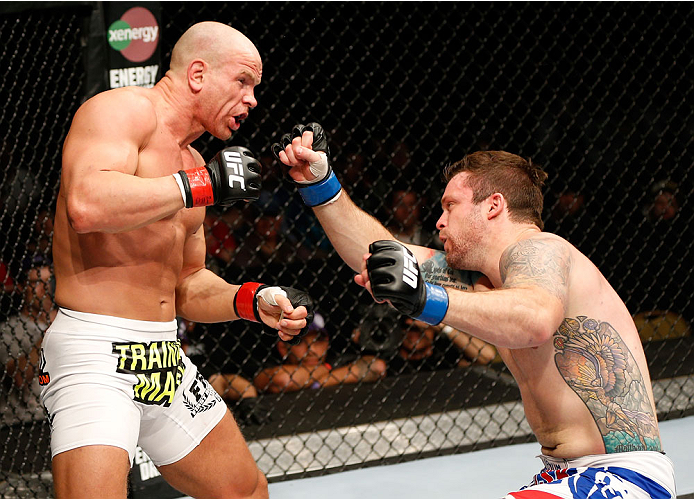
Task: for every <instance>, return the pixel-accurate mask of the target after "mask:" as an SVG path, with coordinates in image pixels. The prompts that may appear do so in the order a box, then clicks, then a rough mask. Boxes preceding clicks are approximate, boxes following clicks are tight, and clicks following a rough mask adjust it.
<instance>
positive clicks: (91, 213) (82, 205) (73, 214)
mask: <svg viewBox="0 0 694 499" xmlns="http://www.w3.org/2000/svg"><path fill="white" fill-rule="evenodd" d="M67 219H68V223H69V224H70V227H71V228H72V230H74V231H75V232H77V233H78V234H86V233H89V232H95V231H96V230H97V229H98V226H97V225H96V222H97V220H98V217H97V216H96V210H94V209H92V208H91V207H90V206H89V205H88V203H86V202H84V201H83V200H82V199H79V197H78V196H69V197H68V200H67Z"/></svg>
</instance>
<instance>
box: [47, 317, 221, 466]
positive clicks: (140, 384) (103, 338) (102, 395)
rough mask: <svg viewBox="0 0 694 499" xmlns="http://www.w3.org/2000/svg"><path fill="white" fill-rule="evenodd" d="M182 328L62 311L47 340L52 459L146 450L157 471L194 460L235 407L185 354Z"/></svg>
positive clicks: (48, 403)
mask: <svg viewBox="0 0 694 499" xmlns="http://www.w3.org/2000/svg"><path fill="white" fill-rule="evenodd" d="M176 329H177V327H176V321H171V322H150V321H137V320H131V319H123V318H120V317H110V316H104V315H95V314H86V313H82V312H75V311H72V310H66V309H60V310H59V312H58V315H57V317H56V319H55V321H54V322H53V324H52V325H51V327H50V329H49V330H48V332H47V333H46V335H45V337H44V340H43V348H42V355H41V361H40V365H39V369H40V372H39V382H40V384H41V385H42V386H43V390H42V393H41V397H42V401H43V404H44V406H45V407H46V411H47V413H48V418H49V421H50V424H51V454H52V455H53V456H55V455H56V454H59V453H61V452H65V451H68V450H71V449H75V448H77V447H82V446H86V445H113V446H116V447H120V448H122V449H125V450H126V451H127V452H128V455H129V457H130V463H131V464H132V461H133V457H134V453H135V447H136V446H137V445H138V444H139V445H140V446H141V447H142V449H144V451H145V452H146V453H147V454H148V455H149V457H150V458H151V459H152V461H153V462H154V464H156V465H165V464H171V463H174V462H176V461H178V460H180V459H181V458H183V457H185V456H186V455H187V454H188V453H190V452H191V451H192V450H193V449H194V448H195V447H196V446H197V445H198V444H199V443H200V442H201V441H202V439H203V438H204V437H205V436H206V435H207V434H208V433H209V432H210V431H211V430H212V429H213V428H214V427H215V426H216V425H217V423H219V421H220V420H221V419H222V417H223V416H224V414H225V412H226V410H227V407H226V404H224V402H222V399H221V398H220V397H219V395H218V394H217V393H216V392H215V391H214V389H213V388H212V387H211V386H210V384H209V383H208V382H207V381H206V380H205V379H204V378H203V377H202V375H201V374H200V373H199V372H198V370H197V368H196V367H195V366H194V365H193V364H192V363H191V362H190V360H189V359H188V357H186V356H185V354H184V353H183V350H182V349H181V344H180V341H178V340H177V338H176Z"/></svg>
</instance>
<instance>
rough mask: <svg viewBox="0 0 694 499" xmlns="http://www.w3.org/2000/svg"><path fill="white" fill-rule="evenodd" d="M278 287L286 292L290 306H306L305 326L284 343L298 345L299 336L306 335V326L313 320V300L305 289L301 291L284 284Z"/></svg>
mask: <svg viewBox="0 0 694 499" xmlns="http://www.w3.org/2000/svg"><path fill="white" fill-rule="evenodd" d="M279 288H280V289H282V290H283V291H284V292H285V293H287V298H288V299H289V301H290V302H291V304H292V307H294V308H297V307H300V306H302V305H303V306H304V307H306V312H307V314H306V327H304V328H303V329H302V330H301V331H299V334H297V335H296V336H294V337H293V338H292V339H291V340H289V341H287V342H286V343H289V344H290V345H298V344H299V343H300V342H301V338H303V337H304V336H306V333H307V332H308V327H309V326H310V325H311V323H312V322H313V316H314V311H313V309H314V305H313V300H312V299H311V297H310V296H309V295H308V293H306V292H305V291H302V290H300V289H296V288H288V287H286V286H279Z"/></svg>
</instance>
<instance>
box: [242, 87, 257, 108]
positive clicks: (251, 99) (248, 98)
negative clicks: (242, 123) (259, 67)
mask: <svg viewBox="0 0 694 499" xmlns="http://www.w3.org/2000/svg"><path fill="white" fill-rule="evenodd" d="M243 103H244V104H246V105H247V106H248V107H249V108H251V109H253V108H254V107H256V106H257V105H258V101H257V100H256V98H255V94H254V93H253V90H251V91H250V92H249V93H247V94H246V95H244V97H243Z"/></svg>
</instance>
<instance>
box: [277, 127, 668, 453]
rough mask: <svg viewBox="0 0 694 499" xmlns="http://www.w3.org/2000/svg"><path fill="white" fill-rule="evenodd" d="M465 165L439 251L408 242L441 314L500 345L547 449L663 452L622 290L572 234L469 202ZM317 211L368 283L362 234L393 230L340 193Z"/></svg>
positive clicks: (497, 197)
mask: <svg viewBox="0 0 694 499" xmlns="http://www.w3.org/2000/svg"><path fill="white" fill-rule="evenodd" d="M312 139H313V137H312V133H304V134H303V136H302V137H300V138H299V137H297V138H295V139H294V141H293V143H292V144H290V145H288V146H287V147H286V148H285V149H284V150H283V151H282V152H281V153H280V159H281V160H282V162H283V163H285V164H286V165H288V166H290V167H291V169H290V171H289V173H290V175H291V176H292V177H293V178H294V180H302V179H304V178H311V173H310V170H309V163H311V162H314V161H317V160H318V153H317V152H315V151H312V150H311V144H312ZM467 175H468V174H467V173H466V172H462V173H458V174H457V175H456V176H454V177H453V178H451V179H450V181H449V182H448V185H447V186H446V190H445V192H444V194H443V197H442V199H441V206H442V209H443V214H442V215H441V217H440V218H439V221H438V222H437V228H438V229H439V235H440V238H441V241H442V242H443V243H444V249H445V258H444V253H443V252H438V251H435V250H432V249H429V248H424V247H421V246H414V245H407V247H408V248H409V249H410V250H411V251H412V252H413V253H414V254H415V256H416V257H417V260H418V262H419V265H420V269H421V270H422V274H423V277H424V278H425V280H427V281H429V282H433V283H436V284H441V285H443V286H446V287H447V290H448V295H449V307H448V312H447V313H446V316H445V318H444V319H443V323H444V324H447V325H450V326H451V327H453V328H455V329H458V330H460V331H465V332H466V333H468V334H471V335H473V336H475V337H477V338H480V339H481V340H484V341H486V342H488V343H491V344H492V345H495V346H496V347H497V348H498V351H499V354H500V356H501V358H502V359H503V361H504V362H505V363H506V365H507V366H508V368H509V370H510V371H511V373H512V374H513V376H514V378H515V379H516V382H517V384H518V387H519V389H520V392H521V396H522V400H523V406H524V409H525V414H526V417H527V420H528V422H529V424H530V427H531V428H532V430H533V432H534V434H535V436H536V437H537V439H538V441H539V442H540V444H541V445H542V452H543V453H544V454H546V455H550V456H555V457H558V458H565V459H572V458H576V457H579V456H586V455H591V454H603V453H613V452H622V451H632V450H653V451H660V450H661V442H660V435H659V431H658V425H657V419H656V410H655V404H654V399H653V393H652V389H651V380H650V376H649V374H648V368H647V364H646V359H645V356H644V353H643V348H642V346H641V341H640V338H639V335H638V332H637V330H636V326H635V325H634V322H633V320H632V318H631V315H630V314H629V311H628V310H627V308H626V306H625V305H624V303H623V302H622V300H621V299H620V298H619V296H618V295H617V293H616V292H615V291H614V289H613V288H612V287H611V286H610V284H609V283H608V282H607V280H606V279H605V278H604V277H603V275H602V274H601V273H600V271H599V270H598V269H597V267H595V265H593V263H591V262H590V260H589V259H588V258H587V257H586V256H584V255H583V254H582V253H580V252H579V251H578V250H577V249H576V248H575V247H574V246H572V245H571V244H570V243H569V242H567V241H566V240H564V239H562V238H561V237H559V236H556V235H554V234H548V233H544V232H541V230H540V229H539V228H538V227H537V226H536V225H535V224H533V223H525V222H517V221H514V220H511V217H510V215H509V211H508V208H507V206H506V200H505V198H504V197H503V195H501V194H499V193H495V194H492V195H490V196H489V197H488V198H487V199H485V200H483V201H482V202H480V203H477V204H475V203H473V201H472V199H473V193H472V190H471V188H470V187H469V186H468V185H467V182H466V176H467ZM314 212H315V214H316V216H317V217H318V219H319V221H320V222H321V225H322V226H323V228H324V230H325V232H326V234H327V235H328V237H329V238H330V241H331V243H332V244H333V246H334V247H335V249H336V250H337V251H338V253H339V254H340V256H341V257H342V259H343V260H344V261H345V262H346V263H347V264H348V265H350V267H352V269H354V270H355V271H357V272H359V274H358V275H357V276H356V277H355V281H356V282H357V283H358V284H360V285H362V286H364V287H365V288H366V289H367V290H369V291H371V283H370V282H369V276H368V272H367V270H366V260H367V259H368V257H369V256H370V255H369V254H368V253H367V252H368V248H369V244H370V243H371V242H373V241H376V240H381V239H394V237H393V236H392V235H391V234H390V232H388V231H387V230H386V229H385V227H383V225H382V224H381V223H380V222H379V221H378V220H376V219H375V218H373V217H372V216H370V215H368V214H367V213H365V212H364V211H363V210H361V209H359V208H358V207H357V206H356V205H355V204H354V202H353V201H352V200H351V199H350V198H349V196H348V195H347V193H346V192H343V193H342V195H341V196H340V197H339V198H338V199H337V201H335V202H334V203H332V204H328V205H324V206H319V207H315V208H314ZM453 269H469V270H473V271H478V272H480V273H481V274H483V275H482V277H479V278H476V277H475V276H474V274H473V275H471V274H466V273H465V272H462V273H456V271H455V270H453ZM471 290H474V292H469V291H471Z"/></svg>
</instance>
